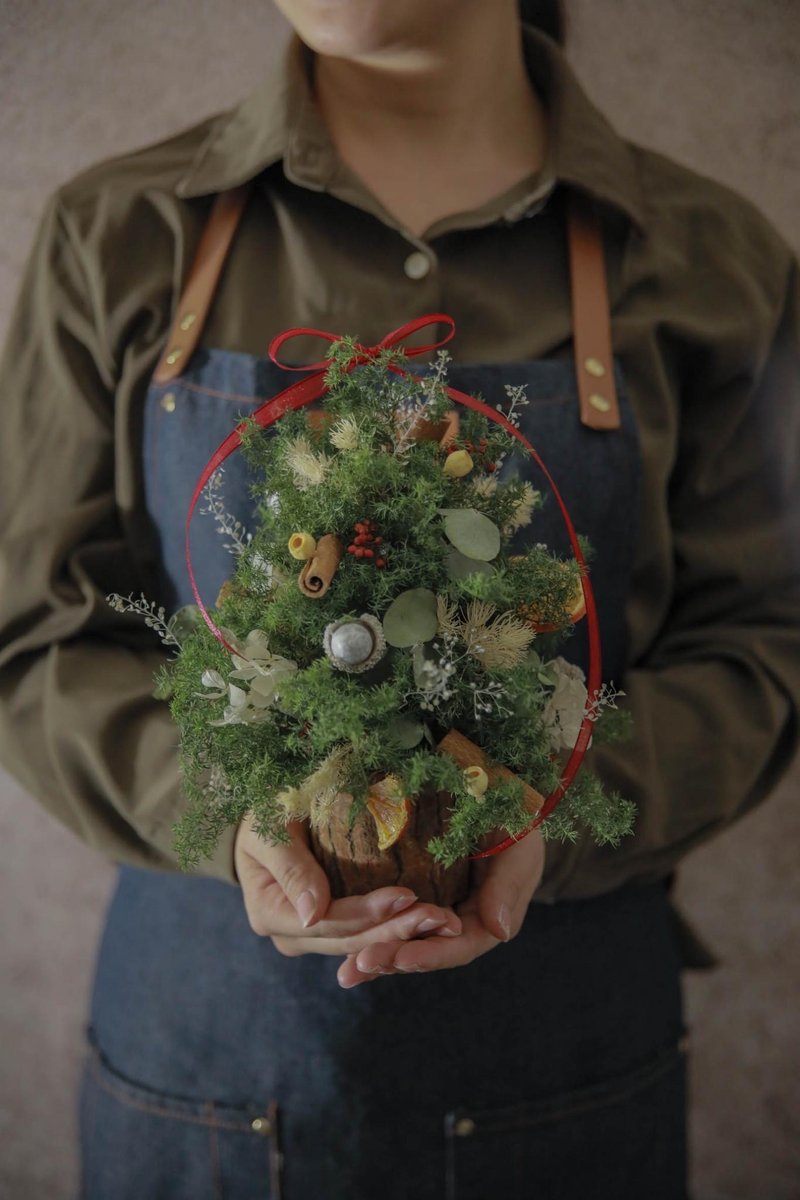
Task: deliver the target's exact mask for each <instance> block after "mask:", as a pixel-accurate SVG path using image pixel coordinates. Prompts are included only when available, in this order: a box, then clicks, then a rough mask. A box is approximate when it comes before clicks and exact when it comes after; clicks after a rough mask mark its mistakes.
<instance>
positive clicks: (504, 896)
mask: <svg viewBox="0 0 800 1200" xmlns="http://www.w3.org/2000/svg"><path fill="white" fill-rule="evenodd" d="M479 862H480V863H481V864H485V868H484V873H483V878H482V880H481V883H480V885H479V887H478V889H477V891H476V892H475V893H474V897H475V901H476V905H477V912H478V915H479V917H480V920H481V924H482V925H483V927H484V929H486V930H488V932H489V933H491V934H493V935H494V937H496V938H497V939H498V941H501V942H507V941H508V940H509V938H512V937H516V935H517V934H518V933H519V931H520V929H521V928H522V922H523V921H524V920H525V914H526V912H527V911H528V905H529V904H530V901H531V897H532V896H533V893H534V892H535V891H536V889H537V887H538V886H539V883H540V882H541V878H542V871H543V870H544V838H543V837H542V835H541V833H540V832H539V830H538V829H534V830H533V831H532V832H531V833H528V834H526V835H525V837H524V838H522V839H521V840H520V841H519V842H515V843H514V845H513V846H509V848H508V849H507V850H503V851H501V852H500V854H497V855H495V856H494V857H493V858H488V859H480V860H479Z"/></svg>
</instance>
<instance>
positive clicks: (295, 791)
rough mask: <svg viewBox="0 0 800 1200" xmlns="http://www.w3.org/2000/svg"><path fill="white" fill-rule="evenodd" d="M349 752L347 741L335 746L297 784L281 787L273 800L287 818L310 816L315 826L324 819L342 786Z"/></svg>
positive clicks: (351, 751) (294, 819) (350, 752)
mask: <svg viewBox="0 0 800 1200" xmlns="http://www.w3.org/2000/svg"><path fill="white" fill-rule="evenodd" d="M352 753H353V748H352V746H349V745H347V744H346V743H342V744H341V745H339V746H334V748H333V750H331V752H330V754H328V756H327V757H326V758H324V759H323V760H322V762H321V763H320V764H319V766H318V767H317V768H316V769H315V770H314V771H312V772H311V774H310V775H308V776H307V777H306V778H305V779H304V780H303V781H302V783H301V784H300V786H299V787H288V788H284V790H283V791H282V792H279V793H278V795H277V797H276V800H277V802H278V803H279V804H280V805H281V807H282V808H283V809H284V811H285V812H286V816H287V819H288V820H291V821H297V820H302V819H304V818H305V817H310V818H311V823H312V825H318V824H319V823H320V822H321V821H322V820H323V819H324V817H325V816H326V815H327V814H328V813H329V811H330V808H331V806H332V805H333V803H334V801H335V800H336V797H337V796H338V794H339V792H340V790H341V788H342V785H343V783H344V775H345V769H346V767H347V764H348V762H349V759H350V756H351V755H352Z"/></svg>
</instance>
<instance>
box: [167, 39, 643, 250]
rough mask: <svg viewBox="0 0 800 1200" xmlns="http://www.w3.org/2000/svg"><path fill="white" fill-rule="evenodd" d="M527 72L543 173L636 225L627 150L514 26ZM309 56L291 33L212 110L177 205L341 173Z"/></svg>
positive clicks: (541, 42) (558, 57)
mask: <svg viewBox="0 0 800 1200" xmlns="http://www.w3.org/2000/svg"><path fill="white" fill-rule="evenodd" d="M522 36H523V50H524V55H525V62H526V65H527V68H528V73H529V75H530V78H531V80H532V82H533V83H534V85H535V87H536V88H537V90H538V91H539V93H540V95H541V96H542V97H543V98H544V101H545V104H546V105H547V110H548V132H549V139H550V141H549V145H548V156H547V157H548V170H549V171H550V172H552V174H553V175H554V177H555V179H556V181H560V182H563V183H566V184H568V185H570V186H572V187H575V188H579V189H580V190H582V191H584V192H587V193H588V194H589V195H592V196H594V197H595V198H596V199H598V200H600V201H602V202H604V203H606V204H610V205H612V206H613V207H615V208H617V209H620V210H622V212H624V213H625V214H626V215H627V216H628V217H629V218H630V219H631V220H632V221H634V222H635V223H636V224H637V225H638V226H639V227H640V228H644V223H645V222H644V204H643V198H642V191H641V184H640V181H639V175H638V170H637V162H636V157H635V154H634V150H633V147H632V146H631V144H630V143H629V142H627V141H626V140H625V139H624V138H622V137H621V136H620V135H619V134H618V133H617V132H616V130H615V129H614V128H613V126H612V125H611V123H610V122H609V121H608V120H607V118H606V117H605V116H604V115H603V114H602V113H601V112H600V110H599V109H598V108H597V107H596V106H595V105H594V104H593V103H592V101H591V100H590V99H589V97H588V95H587V94H586V92H585V91H584V89H583V87H582V86H581V84H580V83H579V82H578V79H577V76H576V75H575V72H574V71H573V69H572V67H571V65H570V63H569V62H568V60H567V58H566V56H565V54H564V53H563V51H562V50H561V48H560V47H559V46H558V45H557V44H556V42H554V41H553V40H552V39H551V38H549V37H547V36H546V35H545V34H543V33H540V32H539V31H538V30H536V29H534V28H533V27H532V26H530V25H523V26H522ZM312 59H313V51H311V50H310V49H309V47H308V46H306V45H305V43H304V42H302V41H301V39H300V38H299V37H298V35H297V34H296V33H292V35H291V36H290V38H289V41H288V43H287V45H286V48H285V50H284V53H283V57H282V59H281V62H280V63H279V65H278V67H277V68H276V69H273V70H272V71H271V72H270V73H269V74H268V75H266V76H265V77H264V78H263V79H262V81H261V82H260V83H259V85H258V86H257V87H256V88H255V90H254V91H252V92H251V93H250V94H249V95H247V96H246V97H245V98H244V99H243V100H242V101H240V103H239V104H237V105H236V106H235V107H234V108H232V109H228V110H226V111H225V112H223V113H220V114H219V115H218V116H217V117H216V118H214V119H213V120H212V121H211V124H210V127H209V129H208V132H207V134H206V137H205V138H204V139H203V141H202V143H201V144H200V146H199V147H198V150H197V153H196V154H195V157H194V159H193V161H192V163H191V165H190V167H189V170H188V172H187V173H186V174H185V175H184V176H183V177H182V178H181V179H180V180H179V181H178V183H177V184H176V186H175V192H176V194H177V195H178V196H180V197H182V198H185V199H192V198H193V197H195V196H202V195H208V194H210V193H216V192H221V191H226V190H227V189H228V188H232V187H236V186H237V185H238V184H241V183H244V182H246V181H247V180H249V179H253V178H254V177H255V176H256V175H258V174H259V173H260V172H261V171H263V170H265V169H266V168H267V167H269V166H271V165H272V164H273V163H275V162H277V161H278V160H279V159H284V162H285V169H286V171H287V174H288V175H289V176H290V177H291V178H292V179H293V180H294V181H295V182H298V183H302V184H303V185H304V186H307V187H311V188H314V189H316V190H318V191H324V190H325V188H326V186H327V184H328V182H329V181H330V179H331V178H332V177H333V176H334V174H336V172H337V170H338V168H339V167H340V165H341V164H340V161H339V159H338V155H337V153H336V149H335V147H334V145H333V143H332V141H331V139H330V137H329V135H328V132H327V129H326V127H325V124H324V122H323V121H322V118H321V115H320V113H319V110H318V109H317V106H316V104H315V103H314V100H313V95H312V87H311V74H310V71H311V62H312Z"/></svg>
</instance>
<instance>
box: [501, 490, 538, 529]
mask: <svg viewBox="0 0 800 1200" xmlns="http://www.w3.org/2000/svg"><path fill="white" fill-rule="evenodd" d="M522 487H523V491H522V495H521V496H520V497H519V499H518V500H517V502H516V504H515V505H514V511H513V512H512V514H511V516H510V517H509V518H508V520H507V521H506V522H505V524H504V525H503V533H505V534H509V533H513V532H514V530H515V529H521V528H522V526H523V525H530V523H531V517H532V516H533V510H534V509H535V508H538V507H539V503H540V501H541V499H542V493H541V492H538V491H537V490H536V488H534V487H531V485H530V484H529V483H528V482H527V481H526V482H525V483H524V484H523V485H522Z"/></svg>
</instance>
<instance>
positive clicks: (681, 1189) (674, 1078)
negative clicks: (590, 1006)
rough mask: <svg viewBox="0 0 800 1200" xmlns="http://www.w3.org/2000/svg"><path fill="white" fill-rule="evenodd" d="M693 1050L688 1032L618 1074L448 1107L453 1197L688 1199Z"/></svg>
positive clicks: (448, 1191) (449, 1195)
mask: <svg viewBox="0 0 800 1200" xmlns="http://www.w3.org/2000/svg"><path fill="white" fill-rule="evenodd" d="M687 1051H688V1039H687V1038H686V1037H683V1038H681V1039H680V1041H678V1042H677V1043H675V1044H673V1045H672V1046H668V1047H666V1048H665V1049H662V1050H661V1051H659V1052H658V1053H657V1054H656V1055H654V1056H653V1057H652V1058H651V1059H650V1060H649V1061H648V1062H646V1063H643V1064H641V1065H640V1066H639V1067H637V1068H636V1069H635V1070H633V1071H630V1072H628V1073H627V1074H625V1075H621V1076H616V1077H614V1078H613V1079H607V1080H603V1081H602V1082H600V1083H597V1084H593V1085H591V1086H588V1087H585V1088H580V1089H577V1090H575V1091H572V1092H565V1093H563V1094H561V1095H559V1096H554V1097H552V1098H548V1099H546V1100H541V1101H530V1102H524V1103H521V1104H514V1105H510V1106H508V1107H507V1108H492V1109H485V1108H484V1109H471V1108H466V1107H465V1108H463V1109H458V1110H456V1111H453V1112H450V1113H448V1114H447V1115H446V1118H445V1142H446V1183H445V1197H446V1200H487V1198H488V1197H491V1196H502V1197H503V1200H542V1198H543V1197H547V1200H586V1197H587V1196H596V1197H604V1198H605V1197H613V1198H614V1200H642V1197H644V1196H646V1197H647V1200H685V1197H686V1195H687V1192H686V1128H685V1124H686V1122H685V1110H686V1059H687ZM533 1069H535V1067H534V1068H533Z"/></svg>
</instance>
